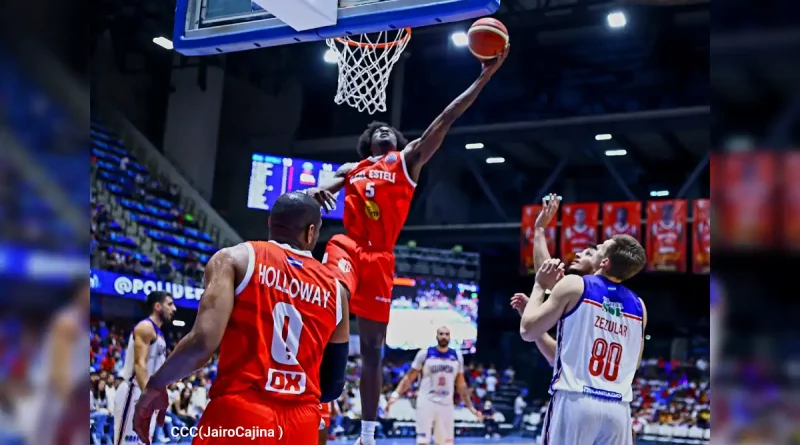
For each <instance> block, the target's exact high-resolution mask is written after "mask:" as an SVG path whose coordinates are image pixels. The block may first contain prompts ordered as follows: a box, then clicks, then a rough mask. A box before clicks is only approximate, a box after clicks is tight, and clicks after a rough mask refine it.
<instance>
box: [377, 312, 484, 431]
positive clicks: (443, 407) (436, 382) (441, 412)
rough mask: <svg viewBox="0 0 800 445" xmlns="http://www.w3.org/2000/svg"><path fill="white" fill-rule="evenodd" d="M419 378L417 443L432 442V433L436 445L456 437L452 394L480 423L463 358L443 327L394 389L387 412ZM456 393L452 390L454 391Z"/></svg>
mask: <svg viewBox="0 0 800 445" xmlns="http://www.w3.org/2000/svg"><path fill="white" fill-rule="evenodd" d="M419 375H422V380H421V381H420V384H419V391H418V392H417V410H416V415H417V419H416V423H417V444H418V445H428V444H430V443H431V430H433V438H434V440H435V443H436V445H449V444H452V443H453V439H454V437H455V407H454V406H453V396H454V395H455V391H458V395H459V397H460V398H461V400H462V401H463V402H464V405H466V407H467V409H468V410H469V411H470V412H471V413H472V414H473V415H474V416H475V417H476V418H477V419H478V421H483V415H482V414H481V413H480V412H479V411H478V410H477V409H475V407H474V406H472V399H471V391H470V390H469V387H468V386H467V380H466V379H465V378H464V357H463V356H462V355H461V352H460V351H459V350H457V349H453V348H451V347H450V329H449V328H447V327H446V326H442V327H440V328H439V329H437V330H436V346H431V347H430V348H427V349H420V351H419V352H418V353H417V355H416V356H415V357H414V361H413V362H411V369H410V370H409V371H408V374H406V375H405V376H404V377H403V379H402V380H400V383H398V384H397V389H396V390H395V391H394V392H392V394H391V396H389V400H388V401H387V403H386V411H387V412H388V411H389V408H390V407H391V406H392V404H394V403H395V402H396V401H397V400H398V399H399V398H400V397H401V396H402V395H403V394H405V393H406V392H407V391H408V390H409V389H410V388H411V385H412V384H413V383H414V381H415V380H416V379H417V376H419ZM454 390H455V391H454Z"/></svg>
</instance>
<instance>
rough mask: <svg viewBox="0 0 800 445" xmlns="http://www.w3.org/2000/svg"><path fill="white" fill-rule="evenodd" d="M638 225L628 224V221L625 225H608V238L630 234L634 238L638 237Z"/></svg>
mask: <svg viewBox="0 0 800 445" xmlns="http://www.w3.org/2000/svg"><path fill="white" fill-rule="evenodd" d="M636 229H637V227H636V226H635V225H633V224H628V223H627V222H626V223H625V224H623V225H619V224H618V223H614V224H612V225H610V226H608V227H606V239H611V238H613V237H615V236H616V235H630V236H632V237H634V238H637V239H638V236H636V233H637V230H636Z"/></svg>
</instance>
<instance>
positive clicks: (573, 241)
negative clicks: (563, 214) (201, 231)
mask: <svg viewBox="0 0 800 445" xmlns="http://www.w3.org/2000/svg"><path fill="white" fill-rule="evenodd" d="M564 244H565V247H566V251H567V252H568V253H572V254H576V253H578V252H581V251H582V250H583V249H586V248H587V247H589V246H596V245H597V230H596V229H594V228H593V227H589V226H588V225H586V226H583V227H581V228H578V227H577V226H572V227H567V229H566V230H565V231H564Z"/></svg>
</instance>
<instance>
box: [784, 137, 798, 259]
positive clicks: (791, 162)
mask: <svg viewBox="0 0 800 445" xmlns="http://www.w3.org/2000/svg"><path fill="white" fill-rule="evenodd" d="M798 172H800V153H786V154H785V155H784V160H783V181H784V190H783V201H784V203H783V238H784V245H786V246H788V247H789V248H791V249H794V250H796V249H798V248H800V174H798Z"/></svg>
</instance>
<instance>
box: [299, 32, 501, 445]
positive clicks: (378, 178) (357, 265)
mask: <svg viewBox="0 0 800 445" xmlns="http://www.w3.org/2000/svg"><path fill="white" fill-rule="evenodd" d="M507 56H508V47H506V49H505V51H503V53H502V54H501V55H500V56H499V57H498V58H496V59H494V60H491V61H487V62H485V63H484V66H483V71H482V72H481V74H480V76H479V77H478V79H477V80H476V81H475V82H474V83H473V84H472V85H471V86H470V87H469V88H468V89H467V90H466V91H465V92H464V93H462V94H461V95H460V96H459V97H458V98H456V100H454V101H453V102H452V103H451V104H450V105H449V106H448V107H447V108H446V109H445V110H444V112H442V114H440V115H439V117H437V118H436V119H435V120H434V121H433V123H432V124H431V125H430V126H429V127H428V129H427V130H425V132H424V133H423V134H422V136H421V137H420V138H419V139H417V140H414V141H412V142H411V143H408V144H406V141H405V139H404V138H403V136H402V134H401V133H400V132H399V131H397V130H396V129H394V128H392V127H390V126H389V125H387V124H384V123H381V122H373V123H371V124H370V125H369V127H367V130H366V131H365V132H364V133H363V134H362V135H361V138H360V139H359V141H358V152H359V154H360V155H361V157H362V158H363V160H362V161H361V162H358V163H351V164H344V165H343V166H342V167H341V168H340V169H339V170H338V171H337V172H336V174H335V175H334V177H333V178H332V180H330V181H327V183H322V184H320V187H319V188H313V189H309V190H307V192H308V193H310V194H311V195H312V196H314V197H315V198H316V199H317V201H318V202H319V203H320V205H322V206H324V207H325V208H326V209H332V208H333V206H334V205H335V203H336V199H335V198H334V196H333V193H337V192H339V191H340V190H341V189H342V188H344V190H345V193H346V197H345V209H344V228H345V232H346V234H345V235H336V236H334V237H333V238H332V239H331V240H330V241H329V242H328V245H327V247H326V250H325V258H326V260H327V263H328V265H329V267H331V268H332V269H333V270H334V271H335V272H336V273H339V274H341V275H342V276H343V280H344V283H345V284H346V286H347V288H348V289H349V290H350V291H351V292H352V295H353V297H352V301H351V302H350V305H351V308H352V312H353V314H355V315H356V316H357V317H358V324H359V331H360V339H361V356H362V368H361V412H362V421H361V437H360V438H359V439H358V441H357V442H356V443H360V444H361V445H375V428H376V426H377V424H378V423H377V421H376V420H377V415H378V400H379V398H380V389H381V381H382V372H383V370H382V365H381V360H382V359H381V356H382V350H383V346H384V343H385V340H386V325H387V324H388V323H389V309H390V306H391V298H392V284H393V280H394V254H393V249H394V245H395V243H396V242H397V238H398V237H399V235H400V230H401V229H402V227H403V223H405V220H406V217H407V216H408V210H409V207H410V206H411V197H412V195H413V193H414V188H415V187H416V184H417V180H418V179H419V174H420V170H421V169H422V166H424V165H425V164H426V163H427V162H428V160H430V158H431V157H432V156H433V154H434V153H436V151H437V150H438V149H439V147H440V146H441V145H442V141H443V140H444V137H445V135H446V134H447V131H448V130H449V129H450V127H451V125H453V122H455V120H456V119H458V118H459V117H460V116H461V115H462V114H463V113H464V112H465V111H466V110H467V108H469V106H470V105H472V103H473V102H474V101H475V99H476V98H477V97H478V94H479V93H480V92H481V90H483V88H484V86H486V84H487V82H488V81H489V79H490V78H491V77H492V76H493V75H494V73H495V72H497V70H498V68H500V66H501V65H502V64H503V62H504V61H505V59H506V57H507ZM323 261H325V260H323ZM343 261H344V263H343ZM345 265H347V266H346V267H345Z"/></svg>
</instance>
